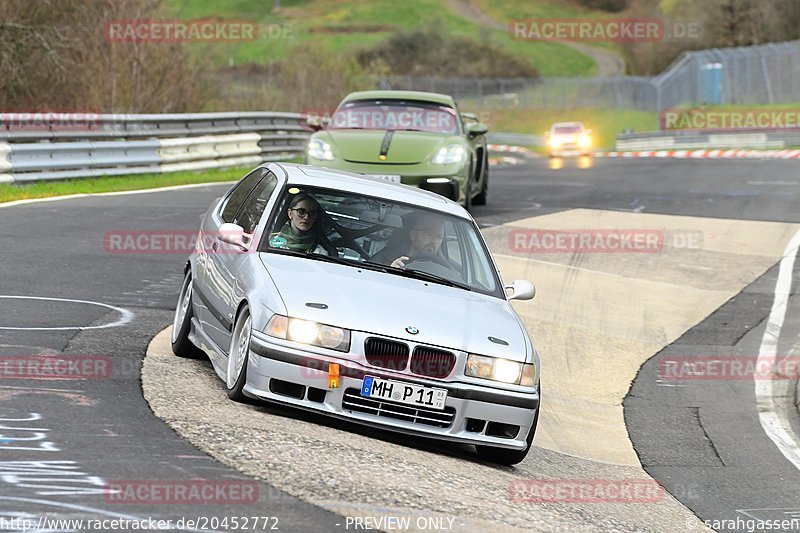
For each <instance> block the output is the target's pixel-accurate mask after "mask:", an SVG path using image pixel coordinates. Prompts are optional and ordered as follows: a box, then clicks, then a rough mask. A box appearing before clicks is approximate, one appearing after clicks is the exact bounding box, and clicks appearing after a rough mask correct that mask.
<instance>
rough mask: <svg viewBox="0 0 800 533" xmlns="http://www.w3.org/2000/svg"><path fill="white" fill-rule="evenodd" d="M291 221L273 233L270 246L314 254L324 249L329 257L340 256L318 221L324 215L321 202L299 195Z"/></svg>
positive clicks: (292, 203) (291, 212)
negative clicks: (319, 248)
mask: <svg viewBox="0 0 800 533" xmlns="http://www.w3.org/2000/svg"><path fill="white" fill-rule="evenodd" d="M287 214H288V217H289V220H287V221H286V224H284V225H283V227H282V228H281V230H280V231H278V232H277V233H272V234H271V235H270V238H269V245H270V246H271V247H273V248H283V249H286V250H294V251H295V252H306V253H311V252H314V251H315V250H316V249H317V247H318V246H319V247H322V249H324V250H325V251H326V252H327V253H328V255H334V256H335V255H338V253H337V252H336V248H335V247H334V246H333V245H332V244H331V242H330V241H329V240H328V239H327V238H326V237H325V235H324V234H323V233H322V230H321V228H320V224H318V223H317V221H318V220H319V219H320V217H321V216H322V214H323V211H322V208H321V207H320V205H319V202H318V201H317V200H316V198H314V197H313V196H311V195H310V194H306V193H302V194H298V195H297V196H295V197H294V198H293V199H292V202H291V203H290V204H289V210H288V213H287Z"/></svg>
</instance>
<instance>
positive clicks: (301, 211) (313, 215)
mask: <svg viewBox="0 0 800 533" xmlns="http://www.w3.org/2000/svg"><path fill="white" fill-rule="evenodd" d="M290 210H291V211H294V212H295V213H297V215H298V216H299V217H300V218H305V217H306V216H307V217H308V218H310V219H312V220H313V219H315V218H317V217H318V216H319V211H309V210H308V209H303V208H302V207H299V208H294V207H292V208H291V209H290Z"/></svg>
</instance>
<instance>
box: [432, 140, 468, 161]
mask: <svg viewBox="0 0 800 533" xmlns="http://www.w3.org/2000/svg"><path fill="white" fill-rule="evenodd" d="M466 158H467V151H466V150H464V147H463V146H461V145H460V144H450V145H448V146H442V147H441V148H439V151H438V152H436V155H434V156H433V159H431V163H433V164H434V165H449V164H452V163H463V162H464V160H466Z"/></svg>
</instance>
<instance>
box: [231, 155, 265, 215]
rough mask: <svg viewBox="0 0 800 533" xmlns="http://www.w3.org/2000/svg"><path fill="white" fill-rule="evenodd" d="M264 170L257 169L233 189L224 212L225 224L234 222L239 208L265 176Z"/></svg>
mask: <svg viewBox="0 0 800 533" xmlns="http://www.w3.org/2000/svg"><path fill="white" fill-rule="evenodd" d="M264 172H265V171H264V169H263V168H257V169H255V170H254V171H253V172H251V173H250V174H248V175H247V176H245V177H244V178H243V179H242V181H240V182H239V183H238V184H237V185H236V187H235V188H234V189H233V192H232V193H231V195H230V196H229V197H228V202H227V203H226V204H225V208H224V209H223V210H222V221H223V222H233V219H234V217H235V216H236V213H237V212H238V211H239V208H240V207H242V203H244V200H245V198H247V195H248V194H250V191H252V190H253V187H255V185H256V183H258V180H260V179H261V176H263V175H264Z"/></svg>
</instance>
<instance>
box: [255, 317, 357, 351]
mask: <svg viewBox="0 0 800 533" xmlns="http://www.w3.org/2000/svg"><path fill="white" fill-rule="evenodd" d="M264 332H265V333H266V334H267V335H269V336H271V337H278V338H279V339H288V340H290V341H295V342H301V343H303V344H311V345H312V346H320V347H322V348H329V349H331V350H338V351H340V352H348V351H350V330H349V329H343V328H337V327H336V326H328V325H325V324H317V323H316V322H312V321H310V320H301V319H299V318H289V317H285V316H283V315H272V318H270V319H269V322H267V327H266V328H265V331H264Z"/></svg>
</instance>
